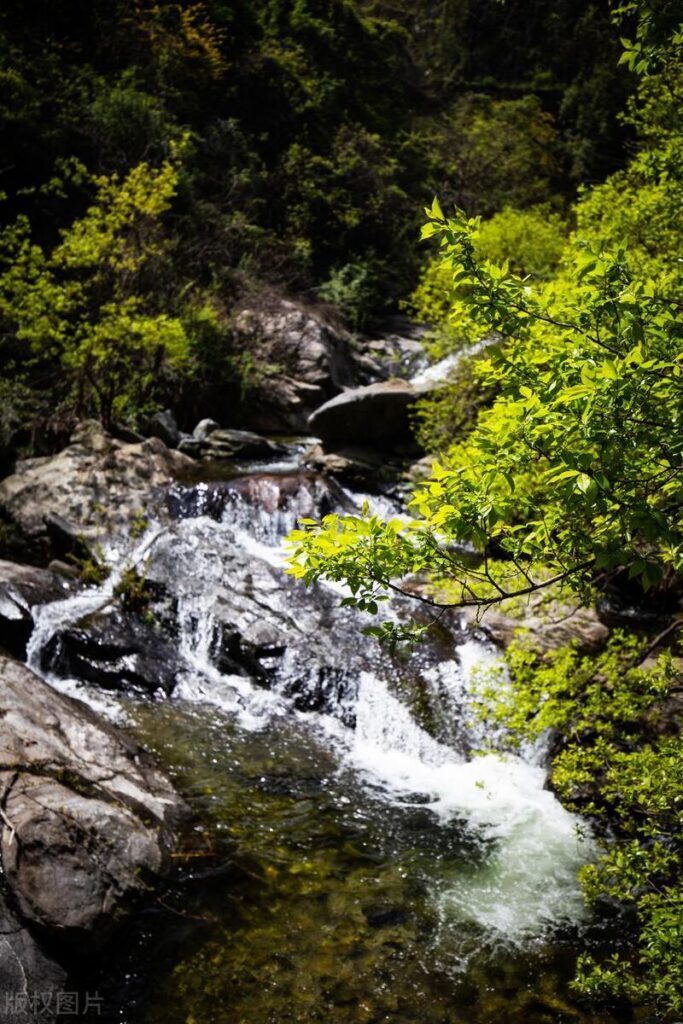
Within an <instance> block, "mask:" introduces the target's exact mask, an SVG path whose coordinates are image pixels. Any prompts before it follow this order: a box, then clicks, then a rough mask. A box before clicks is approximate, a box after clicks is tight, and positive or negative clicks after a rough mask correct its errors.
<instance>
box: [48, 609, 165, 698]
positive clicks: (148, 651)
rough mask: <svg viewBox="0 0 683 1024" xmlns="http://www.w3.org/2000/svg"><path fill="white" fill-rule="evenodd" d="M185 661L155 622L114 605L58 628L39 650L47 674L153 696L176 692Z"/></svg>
mask: <svg viewBox="0 0 683 1024" xmlns="http://www.w3.org/2000/svg"><path fill="white" fill-rule="evenodd" d="M180 664H181V663H180V658H179V656H178V653H177V651H176V649H175V647H174V646H173V645H172V644H171V643H170V642H169V641H168V640H167V639H166V638H165V637H164V636H163V635H162V634H161V633H160V632H159V631H158V630H157V629H156V628H155V627H154V625H152V624H150V623H148V622H145V621H143V620H142V619H140V618H139V617H138V616H137V615H135V614H132V613H128V614H127V613H126V612H124V611H122V610H121V609H120V608H118V607H116V606H114V605H109V606H107V607H106V608H105V609H103V610H100V611H99V612H96V613H93V614H91V615H88V616H86V617H85V618H83V619H81V620H79V621H78V622H75V623H74V624H72V625H68V624H67V625H65V626H63V627H61V628H59V629H57V630H56V631H55V633H53V635H52V636H51V637H50V639H49V640H48V642H47V643H46V644H45V646H44V647H43V649H42V651H41V653H40V669H41V671H43V672H49V673H51V674H53V675H55V676H60V677H61V678H63V679H80V680H86V681H87V682H89V683H95V684H97V685H98V686H103V687H105V688H106V689H110V690H129V689H133V690H138V691H143V692H145V693H148V694H155V693H158V692H159V691H161V692H163V693H166V694H169V693H171V691H172V690H173V688H174V686H175V683H176V678H177V675H178V672H179V670H180Z"/></svg>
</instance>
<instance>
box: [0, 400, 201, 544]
mask: <svg viewBox="0 0 683 1024" xmlns="http://www.w3.org/2000/svg"><path fill="white" fill-rule="evenodd" d="M191 467H192V462H191V460H190V459H188V458H187V457H186V456H185V455H182V454H181V453H179V452H175V451H171V450H170V449H168V448H167V447H166V445H165V444H164V443H163V441H161V440H159V438H156V437H152V438H149V439H148V440H146V441H143V442H142V443H139V444H125V443H124V442H122V441H118V440H116V439H114V438H113V437H111V436H110V435H108V434H107V433H106V432H105V431H104V430H103V429H102V427H101V426H100V425H99V424H98V423H96V422H94V421H91V420H88V421H85V422H83V423H81V424H79V426H78V428H77V429H76V430H75V431H74V433H73V435H72V438H71V444H69V446H68V447H67V448H65V449H64V450H63V451H61V452H59V453H58V454H57V455H51V456H49V457H46V458H38V459H26V460H24V461H23V462H18V463H17V467H16V472H15V473H14V474H13V475H12V476H9V477H7V478H6V479H5V480H3V481H2V482H0V509H2V510H3V511H4V513H5V514H6V515H7V516H8V517H9V518H10V519H11V520H12V521H13V522H15V523H16V524H17V526H18V527H19V528H20V529H21V531H22V532H23V534H24V535H25V536H26V537H27V538H28V539H29V540H32V539H36V538H38V539H40V540H41V541H42V542H43V543H44V546H45V549H46V551H49V550H50V545H49V542H48V533H49V531H48V525H47V522H52V523H53V525H54V523H55V517H59V522H60V533H61V536H62V538H63V537H64V535H65V533H69V532H70V534H71V536H72V537H76V536H79V537H82V539H83V542H84V544H85V545H87V547H88V549H89V550H90V551H95V550H96V549H97V545H98V543H99V542H102V541H103V540H105V539H106V538H107V537H108V536H109V535H110V534H111V533H112V532H114V533H116V532H118V531H122V530H125V529H126V528H127V527H128V526H129V524H130V523H131V522H132V521H133V520H134V519H135V517H136V516H138V515H145V514H147V513H148V512H149V511H150V508H151V506H153V504H154V500H153V499H154V492H155V489H157V488H159V487H161V486H163V485H165V484H168V483H169V482H170V481H171V480H173V479H174V478H175V477H176V476H177V475H179V474H181V473H183V472H188V471H189V469H190V468H191ZM50 517H51V518H50ZM46 519H47V522H46ZM62 553H63V552H62V551H61V550H59V551H56V552H55V554H56V556H57V557H60V556H61V554H62Z"/></svg>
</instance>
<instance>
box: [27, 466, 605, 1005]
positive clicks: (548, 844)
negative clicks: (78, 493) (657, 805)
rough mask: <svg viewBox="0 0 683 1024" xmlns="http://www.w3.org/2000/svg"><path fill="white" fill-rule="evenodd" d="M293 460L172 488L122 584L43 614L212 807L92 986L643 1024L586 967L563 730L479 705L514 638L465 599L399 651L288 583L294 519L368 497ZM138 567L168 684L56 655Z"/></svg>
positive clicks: (128, 550) (51, 633)
mask: <svg viewBox="0 0 683 1024" xmlns="http://www.w3.org/2000/svg"><path fill="white" fill-rule="evenodd" d="M295 461H296V460H295V459H294V461H286V460H285V461H284V462H280V463H277V464H275V463H272V464H270V465H266V466H263V465H258V466H250V467H242V468H241V471H240V476H239V479H238V480H235V479H234V472H235V470H234V468H232V469H230V470H229V471H228V470H227V469H226V471H225V473H224V474H223V479H221V476H222V474H221V472H216V471H214V472H213V473H212V479H211V480H210V481H201V480H200V481H197V480H194V481H190V482H187V483H186V484H185V485H176V486H174V487H173V488H172V489H171V491H170V492H169V495H168V498H167V506H168V510H169V515H170V518H169V519H167V520H165V521H163V522H153V523H151V524H150V525H149V527H148V528H147V531H146V533H145V535H144V536H143V537H142V538H139V539H137V540H136V541H130V542H129V543H125V544H122V543H121V542H120V541H119V542H118V543H117V544H112V547H111V549H110V550H109V552H108V557H109V558H110V559H111V561H112V562H113V563H114V564H115V565H116V570H115V572H114V574H113V575H112V577H110V579H109V580H108V581H106V582H105V583H104V584H102V585H101V586H100V587H99V588H94V589H92V590H90V591H87V592H86V593H85V594H83V593H81V594H79V595H78V596H76V597H72V598H69V599H67V600H66V601H62V602H59V603H56V604H52V605H47V606H44V607H43V608H42V609H40V610H39V611H37V612H36V620H37V625H36V629H35V632H34V634H33V638H32V640H31V645H30V650H29V662H30V664H31V666H32V667H33V668H34V669H35V670H36V671H38V672H39V673H41V674H42V675H43V676H44V677H45V678H47V679H48V681H49V682H51V684H52V685H54V686H57V687H58V688H60V689H63V690H66V691H67V692H69V693H72V694H74V695H76V696H78V697H80V698H81V699H84V700H86V701H87V702H89V703H91V704H93V705H94V706H96V707H97V708H98V709H99V710H102V711H104V712H105V713H106V714H107V715H108V716H109V717H111V718H113V719H114V720H116V721H119V722H121V723H123V724H125V725H126V726H127V728H129V729H130V730H132V731H134V733H135V734H136V736H137V738H139V739H140V740H141V741H142V742H143V743H144V744H145V745H147V746H148V747H149V748H150V749H151V750H153V751H154V752H155V753H156V755H157V757H158V759H159V761H160V763H161V764H162V765H163V766H164V767H165V768H166V769H167V770H168V771H169V772H170V773H171V775H172V776H173V778H174V779H175V781H176V783H177V785H178V787H179V789H180V790H181V792H182V793H183V794H184V795H185V796H186V798H187V799H188V801H189V802H190V804H191V807H192V810H193V812H194V821H193V825H192V828H191V829H189V830H188V834H187V835H186V836H185V837H184V841H183V845H182V847H181V849H180V850H179V851H178V853H177V854H176V860H177V865H178V871H177V877H176V878H175V880H174V882H173V884H172V885H171V886H169V888H168V890H167V891H165V892H162V893H161V894H157V895H154V894H150V899H149V902H148V904H147V905H146V906H145V907H143V908H142V910H141V911H140V912H139V913H138V914H137V915H136V916H134V917H133V919H132V920H131V923H130V924H129V925H128V927H127V929H126V930H125V931H124V933H123V935H122V936H121V938H120V940H119V942H118V945H117V948H118V950H119V952H118V954H117V955H115V956H114V955H112V956H111V957H110V958H109V959H108V961H107V963H106V965H105V967H104V968H102V969H100V970H99V971H98V973H97V974H95V975H92V974H91V975H90V976H88V977H86V978H81V979H80V984H82V985H83V986H84V988H87V989H88V990H89V991H90V990H92V989H93V988H96V989H97V991H98V992H99V993H100V994H101V995H102V998H103V1007H104V1008H103V1011H102V1019H106V1020H111V1021H114V1020H116V1021H119V1022H121V1024H176V1022H177V1024H181V1022H182V1024H212V1022H215V1024H294V1022H301V1024H308V1022H317V1021H320V1022H323V1021H324V1022H339V1024H351V1022H353V1024H356V1022H358V1024H360V1022H368V1024H370V1022H380V1021H392V1022H394V1021H395V1022H400V1024H507V1022H510V1024H549V1022H555V1024H560V1022H569V1021H572V1022H580V1024H589V1022H590V1024H592V1022H595V1024H598V1022H600V1024H609V1022H612V1021H616V1020H618V1019H623V1018H617V1017H612V1016H610V1015H609V1014H607V1013H602V1014H595V1013H590V1012H587V1011H585V1010H584V1009H582V1008H581V1006H580V1005H579V1004H577V1002H576V1001H575V1000H574V998H573V996H572V994H571V991H570V988H569V984H568V983H569V979H570V978H571V976H572V971H573V966H574V961H575V958H576V954H577V950H578V949H579V948H582V947H585V945H586V944H587V943H588V944H591V943H599V942H600V936H601V927H602V926H599V925H598V924H596V922H594V921H591V919H590V917H589V915H588V914H587V912H586V910H585V908H584V905H583V902H582V898H581V895H580V891H579V885H578V882H577V871H578V870H579V868H580V867H581V865H582V864H584V863H586V862H588V861H589V860H590V859H591V857H592V855H593V843H592V839H591V836H590V830H589V829H588V827H587V825H586V823H585V822H582V821H580V820H579V819H577V818H576V817H575V816H573V815H572V814H570V813H569V812H568V811H566V810H565V809H564V808H563V807H562V806H561V805H560V804H559V802H558V801H557V799H556V798H555V796H554V795H553V794H552V792H550V791H549V790H548V789H547V788H546V787H545V782H546V765H545V755H546V751H545V749H544V747H543V745H538V746H536V747H535V748H533V749H531V748H530V749H527V750H525V751H523V752H522V754H512V753H510V752H508V751H506V749H505V747H506V742H505V736H504V734H501V733H500V732H493V731H491V730H488V729H485V728H484V727H483V726H482V724H481V722H480V720H479V719H478V718H477V717H476V716H475V715H474V713H473V711H472V690H473V688H476V684H477V678H478V675H479V674H480V673H481V671H482V670H486V668H487V667H491V666H492V665H494V664H495V662H496V659H497V652H496V650H495V649H494V648H493V647H492V645H491V644H490V643H489V642H488V641H487V640H486V638H485V637H484V636H483V635H482V634H480V633H477V632H476V631H475V632H472V631H469V630H468V629H467V628H465V627H464V625H463V624H462V622H460V620H459V619H458V617H457V616H452V617H451V619H449V620H446V623H445V625H444V624H442V626H441V627H440V630H439V632H438V634H437V635H435V636H434V637H433V638H432V640H430V641H429V642H428V643H427V644H426V645H425V646H424V647H422V648H420V649H418V650H417V651H415V652H413V653H412V654H410V655H404V656H402V657H398V658H394V659H391V658H389V657H388V656H386V655H385V654H383V652H382V651H381V650H380V649H379V648H378V647H377V645H376V644H375V642H374V641H373V640H370V639H366V638H365V637H363V636H362V635H361V634H360V632H359V628H360V625H361V624H362V623H360V621H359V619H358V616H357V613H356V612H355V611H353V610H349V609H340V608H339V597H340V593H339V590H338V589H335V588H333V587H326V586H317V587H316V588H315V589H313V590H312V591H306V590H305V589H304V588H303V587H302V586H300V585H299V584H298V583H295V582H294V581H293V580H291V579H289V578H287V577H286V576H285V574H284V571H283V565H284V552H283V538H284V536H285V535H286V533H287V531H288V530H289V529H290V528H291V527H292V526H293V525H294V524H295V523H296V520H297V518H298V517H299V516H302V515H305V516H310V515H320V514H321V513H323V512H325V511H329V510H331V509H332V508H335V507H343V508H349V507H351V506H352V505H353V504H358V503H360V501H362V500H363V499H364V498H365V497H366V496H365V495H359V494H352V493H350V492H348V491H346V492H345V491H342V490H341V488H335V487H332V488H331V487H329V485H328V484H326V483H325V481H324V480H322V478H319V477H316V476H315V475H313V474H309V473H302V472H300V471H299V470H297V468H296V465H295ZM130 564H136V565H138V567H139V568H140V569H141V571H142V572H143V574H144V576H145V578H146V579H147V580H148V581H149V584H150V585H151V586H152V587H153V593H154V600H153V603H152V606H151V608H150V609H149V611H150V612H151V613H152V614H153V616H154V619H155V621H156V622H157V623H158V624H160V626H161V628H162V629H163V630H164V632H165V634H166V635H167V637H169V638H170V639H171V641H172V643H173V646H174V649H175V652H176V654H177V658H178V666H179V668H178V672H177V680H176V687H175V690H174V692H173V696H172V697H170V698H169V697H166V696H164V695H161V694H159V695H158V696H157V698H156V699H152V700H150V699H149V697H143V696H139V697H138V696H135V695H130V694H129V695H127V696H123V695H121V694H120V693H114V692H108V691H103V690H102V689H101V688H98V687H96V686H93V685H91V684H88V683H85V682H84V681H83V680H82V679H79V678H74V677H73V676H72V677H68V676H66V677H65V675H64V673H63V672H61V673H56V672H55V671H54V665H55V664H56V662H55V659H54V650H55V643H56V644H57V647H58V646H59V643H60V640H59V638H60V636H62V635H63V634H64V632H65V630H66V631H68V629H69V628H71V627H72V626H73V625H74V624H76V623H83V622H84V621H92V618H93V616H95V617H97V616H100V617H102V616H106V615H107V614H108V612H109V610H110V609H111V606H112V593H113V590H114V587H115V586H116V583H117V580H119V579H120V578H121V575H122V573H123V571H124V569H125V568H126V566H129V565H130ZM389 614H393V615H399V616H400V615H404V614H406V608H405V605H404V604H400V603H398V604H396V603H395V604H394V605H392V606H391V607H390V609H389ZM501 685H504V680H503V679H501Z"/></svg>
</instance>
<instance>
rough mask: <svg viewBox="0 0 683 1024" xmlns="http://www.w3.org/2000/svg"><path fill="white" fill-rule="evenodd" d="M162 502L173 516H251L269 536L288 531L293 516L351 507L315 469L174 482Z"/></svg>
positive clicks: (255, 525) (252, 524)
mask: <svg viewBox="0 0 683 1024" xmlns="http://www.w3.org/2000/svg"><path fill="white" fill-rule="evenodd" d="M166 503H167V508H168V510H169V513H170V515H171V516H172V518H173V519H188V518H192V517H195V516H210V517H211V518H212V519H225V520H226V521H230V520H232V521H234V522H235V523H236V524H239V523H240V521H241V519H242V518H250V519H251V522H250V527H251V528H252V530H254V531H255V532H256V534H257V535H258V534H259V533H261V534H262V536H263V537H264V538H265V537H266V536H268V537H272V538H273V539H275V538H276V536H277V535H278V534H279V535H284V534H285V533H287V532H288V531H289V530H290V529H293V528H294V527H295V526H296V523H297V520H298V519H301V518H316V519H320V518H321V517H322V516H325V515H327V514H328V513H329V512H333V511H335V510H339V509H341V510H346V511H349V512H351V511H355V505H354V504H353V502H352V501H351V499H350V498H348V497H347V495H346V494H345V493H344V492H343V490H342V489H341V487H339V485H338V484H336V483H335V482H334V481H333V480H328V479H326V478H325V477H324V476H321V475H320V474H319V473H252V474H250V475H248V476H242V477H234V478H233V479H232V480H229V481H221V482H215V483H208V484H199V485H196V486H193V487H183V486H182V485H177V484H176V485H174V486H173V487H171V488H170V489H169V491H168V493H167V496H166ZM250 507H251V508H252V509H254V510H256V515H254V513H253V512H252V513H250V512H249V508H250ZM259 524H260V526H261V530H259V528H258V527H259Z"/></svg>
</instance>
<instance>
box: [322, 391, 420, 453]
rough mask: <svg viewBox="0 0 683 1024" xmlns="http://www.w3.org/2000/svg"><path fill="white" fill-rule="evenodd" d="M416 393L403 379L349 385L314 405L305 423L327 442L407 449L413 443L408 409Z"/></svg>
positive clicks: (415, 397)
mask: <svg viewBox="0 0 683 1024" xmlns="http://www.w3.org/2000/svg"><path fill="white" fill-rule="evenodd" d="M419 397H420V391H419V390H418V389H416V388H415V387H413V385H412V384H411V383H410V382H409V381H404V380H389V381H382V382H380V383H378V384H368V385H367V386H365V387H361V388H352V389H350V390H348V391H344V392H342V394H341V395H337V396H336V397H335V398H332V399H330V401H329V402H325V404H324V405H322V406H321V407H320V408H319V409H316V410H315V412H314V413H312V415H311V416H310V417H309V419H308V426H309V429H310V430H311V432H312V433H313V434H315V435H316V436H317V437H320V438H321V439H322V440H323V441H324V442H325V444H326V445H330V444H332V445H339V444H346V445H349V444H358V445H363V446H365V447H372V448H379V449H384V450H389V451H401V450H406V451H408V450H410V449H411V447H414V444H415V442H414V441H413V435H412V430H411V425H410V410H411V409H412V407H413V406H414V404H415V402H416V401H417V399H418V398H419Z"/></svg>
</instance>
